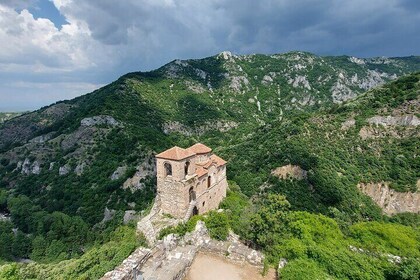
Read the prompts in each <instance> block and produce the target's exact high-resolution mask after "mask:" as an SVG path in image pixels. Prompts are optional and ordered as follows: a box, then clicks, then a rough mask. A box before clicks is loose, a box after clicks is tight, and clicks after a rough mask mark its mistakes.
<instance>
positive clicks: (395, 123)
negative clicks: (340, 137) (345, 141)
mask: <svg viewBox="0 0 420 280" xmlns="http://www.w3.org/2000/svg"><path fill="white" fill-rule="evenodd" d="M366 121H367V122H368V123H369V124H370V125H367V126H363V127H362V128H361V129H360V132H359V135H360V137H361V138H362V139H369V138H383V137H385V136H391V137H394V138H405V137H416V136H419V135H420V131H419V129H418V126H419V125H420V119H419V118H418V117H416V116H415V115H411V114H408V115H401V116H373V117H371V118H369V119H367V120H366Z"/></svg>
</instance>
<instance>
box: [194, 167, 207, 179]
mask: <svg viewBox="0 0 420 280" xmlns="http://www.w3.org/2000/svg"><path fill="white" fill-rule="evenodd" d="M195 173H196V174H197V176H198V178H200V177H202V176H204V175H206V174H208V173H209V172H208V171H207V169H205V168H203V167H201V166H199V167H198V168H197V170H196V171H195Z"/></svg>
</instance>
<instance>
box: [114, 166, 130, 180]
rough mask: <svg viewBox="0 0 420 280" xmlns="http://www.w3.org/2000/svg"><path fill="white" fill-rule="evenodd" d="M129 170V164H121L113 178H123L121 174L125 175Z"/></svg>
mask: <svg viewBox="0 0 420 280" xmlns="http://www.w3.org/2000/svg"><path fill="white" fill-rule="evenodd" d="M126 171H127V166H120V167H118V168H117V169H116V170H115V171H114V173H112V175H111V180H112V181H115V180H118V179H120V178H121V176H123V175H124V174H125V172H126Z"/></svg>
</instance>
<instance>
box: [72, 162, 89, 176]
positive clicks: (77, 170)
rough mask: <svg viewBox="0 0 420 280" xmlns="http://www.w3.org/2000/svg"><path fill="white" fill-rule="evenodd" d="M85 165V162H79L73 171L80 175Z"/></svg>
mask: <svg viewBox="0 0 420 280" xmlns="http://www.w3.org/2000/svg"><path fill="white" fill-rule="evenodd" d="M86 167H87V163H86V162H81V163H79V164H78V165H76V167H75V168H74V173H76V175H77V176H80V175H82V174H83V172H84V171H85V168H86Z"/></svg>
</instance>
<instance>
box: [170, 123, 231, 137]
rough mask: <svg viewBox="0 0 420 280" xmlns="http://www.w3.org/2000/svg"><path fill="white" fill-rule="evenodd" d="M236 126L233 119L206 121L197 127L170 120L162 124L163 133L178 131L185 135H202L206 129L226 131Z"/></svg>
mask: <svg viewBox="0 0 420 280" xmlns="http://www.w3.org/2000/svg"><path fill="white" fill-rule="evenodd" d="M236 127H238V124H237V123H236V122H234V121H223V120H220V121H214V122H210V121H209V122H207V123H205V124H203V125H200V126H198V127H189V126H186V125H184V124H182V123H180V122H177V121H172V122H167V123H165V124H163V132H164V133H165V134H171V133H174V132H176V133H180V134H182V135H185V136H192V135H202V134H204V133H206V132H208V131H212V130H218V131H220V132H226V131H229V130H231V129H234V128H236Z"/></svg>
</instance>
